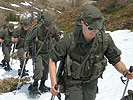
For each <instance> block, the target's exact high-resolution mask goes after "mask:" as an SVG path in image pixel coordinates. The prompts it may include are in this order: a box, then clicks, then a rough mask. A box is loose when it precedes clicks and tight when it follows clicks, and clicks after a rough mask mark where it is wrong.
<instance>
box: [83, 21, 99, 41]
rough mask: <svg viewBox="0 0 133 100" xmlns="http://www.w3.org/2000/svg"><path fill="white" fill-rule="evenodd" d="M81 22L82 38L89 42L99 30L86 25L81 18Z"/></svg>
mask: <svg viewBox="0 0 133 100" xmlns="http://www.w3.org/2000/svg"><path fill="white" fill-rule="evenodd" d="M81 24H82V32H83V35H84V38H85V40H86V41H87V42H90V41H91V40H92V39H93V38H94V37H95V36H96V34H97V33H98V32H99V30H98V29H95V30H93V29H92V28H90V27H89V26H87V24H85V23H84V21H83V20H81Z"/></svg>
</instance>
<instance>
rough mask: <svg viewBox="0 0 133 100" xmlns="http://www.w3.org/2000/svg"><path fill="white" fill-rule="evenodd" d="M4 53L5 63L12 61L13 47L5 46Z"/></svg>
mask: <svg viewBox="0 0 133 100" xmlns="http://www.w3.org/2000/svg"><path fill="white" fill-rule="evenodd" d="M2 51H3V54H4V60H5V62H9V61H10V52H11V46H3V47H2Z"/></svg>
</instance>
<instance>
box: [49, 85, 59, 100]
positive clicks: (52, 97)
mask: <svg viewBox="0 0 133 100" xmlns="http://www.w3.org/2000/svg"><path fill="white" fill-rule="evenodd" d="M54 88H55V89H56V90H57V89H58V88H59V87H58V85H57V84H56V85H55V87H54ZM57 97H58V99H59V100H61V94H60V93H58V94H57ZM54 98H55V96H53V95H52V96H51V99H50V100H54Z"/></svg>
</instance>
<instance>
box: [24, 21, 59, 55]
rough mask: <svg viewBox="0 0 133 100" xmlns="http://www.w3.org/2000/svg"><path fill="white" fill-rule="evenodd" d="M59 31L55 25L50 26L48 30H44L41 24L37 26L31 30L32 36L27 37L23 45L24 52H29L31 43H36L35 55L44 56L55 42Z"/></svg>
mask: <svg viewBox="0 0 133 100" xmlns="http://www.w3.org/2000/svg"><path fill="white" fill-rule="evenodd" d="M59 34H60V31H59V29H58V28H57V27H56V25H54V24H53V25H51V26H50V27H49V29H45V28H44V26H43V25H42V24H37V25H36V26H35V27H33V29H32V34H31V35H30V36H28V38H27V39H26V41H25V44H24V50H25V51H29V47H30V46H31V43H32V42H33V41H35V42H36V44H37V47H36V50H37V54H45V53H48V52H49V50H51V48H52V45H53V43H54V42H55V40H58V38H59Z"/></svg>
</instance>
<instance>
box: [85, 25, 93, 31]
mask: <svg viewBox="0 0 133 100" xmlns="http://www.w3.org/2000/svg"><path fill="white" fill-rule="evenodd" d="M86 27H87V29H88V30H90V31H92V30H94V29H93V28H91V27H90V26H86Z"/></svg>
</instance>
